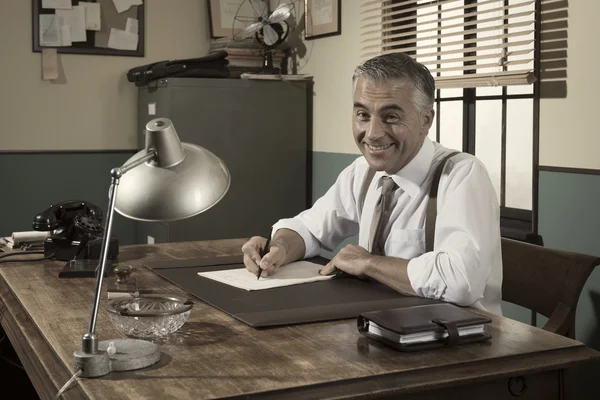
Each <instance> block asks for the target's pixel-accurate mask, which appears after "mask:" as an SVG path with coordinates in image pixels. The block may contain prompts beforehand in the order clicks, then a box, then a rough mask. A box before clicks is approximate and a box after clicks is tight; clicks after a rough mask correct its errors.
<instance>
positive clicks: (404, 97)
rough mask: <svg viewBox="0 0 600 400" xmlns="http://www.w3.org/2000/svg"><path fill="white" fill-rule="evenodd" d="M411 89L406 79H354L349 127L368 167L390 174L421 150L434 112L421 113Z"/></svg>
mask: <svg viewBox="0 0 600 400" xmlns="http://www.w3.org/2000/svg"><path fill="white" fill-rule="evenodd" d="M413 92H414V88H413V85H412V84H411V83H410V81H408V80H393V81H389V82H385V83H378V82H376V81H374V80H372V79H369V78H362V77H361V78H358V80H357V81H356V82H355V88H354V110H353V125H352V126H353V128H352V130H353V133H354V140H355V141H356V144H357V145H358V148H359V149H360V151H361V152H362V154H363V155H364V156H365V158H366V160H367V162H368V163H369V165H370V166H371V168H373V169H375V170H377V171H385V172H387V173H389V174H394V173H396V172H398V171H399V170H400V169H402V168H403V167H404V166H405V165H406V164H408V163H409V162H410V161H411V160H412V159H413V157H414V156H415V155H416V154H417V153H418V152H419V150H420V149H421V145H422V144H423V141H424V140H425V137H426V136H427V133H428V132H429V128H430V127H431V123H432V121H433V116H434V111H433V110H432V109H430V110H427V111H425V112H423V113H422V114H421V113H420V112H419V110H418V109H417V108H415V106H414V105H413V102H412V99H413Z"/></svg>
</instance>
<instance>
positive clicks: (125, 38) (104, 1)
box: [31, 0, 145, 57]
mask: <svg viewBox="0 0 600 400" xmlns="http://www.w3.org/2000/svg"><path fill="white" fill-rule="evenodd" d="M31 10H32V21H31V23H32V42H33V43H32V45H33V46H32V47H33V51H34V52H41V51H42V49H43V48H56V51H57V53H71V54H95V55H108V56H130V57H144V30H145V28H144V25H145V24H144V22H145V21H144V1H143V0H128V1H113V0H87V1H80V0H32V7H31Z"/></svg>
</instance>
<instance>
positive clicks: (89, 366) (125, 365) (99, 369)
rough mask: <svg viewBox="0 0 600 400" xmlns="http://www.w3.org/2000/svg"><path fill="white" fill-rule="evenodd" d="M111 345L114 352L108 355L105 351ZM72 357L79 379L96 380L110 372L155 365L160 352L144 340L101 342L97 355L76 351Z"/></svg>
mask: <svg viewBox="0 0 600 400" xmlns="http://www.w3.org/2000/svg"><path fill="white" fill-rule="evenodd" d="M111 343H112V344H113V346H114V349H115V352H114V353H112V354H110V355H109V353H108V351H107V350H108V347H109V345H110V344H111ZM73 357H74V360H75V370H78V369H81V375H80V376H81V377H83V378H96V377H99V376H104V375H106V374H108V373H109V372H111V371H131V370H134V369H141V368H146V367H149V366H151V365H153V364H156V363H157V362H158V361H160V350H159V347H158V345H156V344H154V343H152V342H148V341H145V340H137V339H116V340H103V341H101V342H99V343H98V352H97V353H95V354H88V353H84V352H82V351H81V350H78V351H75V353H73Z"/></svg>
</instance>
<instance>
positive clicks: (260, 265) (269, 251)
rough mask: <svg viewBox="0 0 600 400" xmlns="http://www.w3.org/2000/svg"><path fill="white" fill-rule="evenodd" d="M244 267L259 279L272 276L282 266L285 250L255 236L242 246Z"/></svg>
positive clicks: (274, 243)
mask: <svg viewBox="0 0 600 400" xmlns="http://www.w3.org/2000/svg"><path fill="white" fill-rule="evenodd" d="M242 252H243V253H244V265H245V267H246V269H247V270H248V271H250V272H251V273H253V274H254V275H256V276H257V277H258V279H260V277H261V276H262V277H266V276H270V275H273V274H274V273H276V272H277V270H278V269H279V267H280V266H281V265H282V264H283V261H284V259H285V249H284V248H283V247H282V246H281V245H280V244H279V243H277V242H271V240H270V239H265V238H263V237H260V236H255V237H253V238H251V239H250V240H248V241H247V242H246V243H245V244H244V245H243V246H242Z"/></svg>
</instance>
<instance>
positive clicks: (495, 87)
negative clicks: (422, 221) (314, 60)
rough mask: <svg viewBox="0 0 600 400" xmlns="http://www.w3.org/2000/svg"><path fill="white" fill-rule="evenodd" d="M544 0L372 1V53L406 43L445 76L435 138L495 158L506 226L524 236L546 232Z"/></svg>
mask: <svg viewBox="0 0 600 400" xmlns="http://www.w3.org/2000/svg"><path fill="white" fill-rule="evenodd" d="M373 3H376V4H373ZM369 4H370V5H369ZM536 4H537V5H538V7H539V2H537V1H535V0H384V1H381V2H367V3H366V4H365V5H364V8H365V9H366V10H364V11H365V12H367V15H368V17H366V18H364V21H365V26H364V30H363V36H364V37H365V40H364V42H365V43H366V45H365V47H364V48H363V55H364V56H365V57H366V58H368V57H371V56H373V55H375V54H383V53H391V52H398V51H402V52H405V53H407V54H410V55H412V56H413V57H415V58H416V59H417V60H418V61H419V62H422V63H424V64H425V65H427V67H428V68H429V69H430V71H431V73H432V75H433V76H434V78H435V80H436V99H435V105H434V107H435V111H436V121H435V123H434V125H433V126H432V129H431V130H430V133H429V136H430V138H431V139H432V140H434V141H437V142H439V143H441V144H442V145H444V146H446V147H450V148H454V149H458V150H462V151H465V152H468V153H471V154H474V155H476V156H477V157H478V158H479V159H480V160H481V161H482V162H483V163H484V164H485V165H486V168H487V169H488V172H489V174H490V177H491V179H492V182H493V184H494V188H495V189H496V193H497V195H498V200H499V202H500V205H501V212H502V230H503V235H504V236H509V237H518V238H521V237H522V236H523V234H525V233H531V232H533V233H536V232H537V226H536V225H537V223H536V206H537V204H536V203H537V176H536V174H534V171H537V136H538V132H537V130H538V116H537V114H538V109H539V83H538V81H536V80H535V78H534V76H539V74H538V71H539V65H537V64H538V62H537V61H538V60H537V59H536V58H538V57H534V55H535V54H536V50H537V49H538V48H539V46H536V43H539V38H538V36H539V35H536V31H538V30H536V29H535V28H536V26H537V25H536V21H537V20H538V18H536V15H537V10H536ZM369 11H370V12H371V14H369V13H368V12H369Z"/></svg>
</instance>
